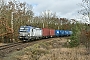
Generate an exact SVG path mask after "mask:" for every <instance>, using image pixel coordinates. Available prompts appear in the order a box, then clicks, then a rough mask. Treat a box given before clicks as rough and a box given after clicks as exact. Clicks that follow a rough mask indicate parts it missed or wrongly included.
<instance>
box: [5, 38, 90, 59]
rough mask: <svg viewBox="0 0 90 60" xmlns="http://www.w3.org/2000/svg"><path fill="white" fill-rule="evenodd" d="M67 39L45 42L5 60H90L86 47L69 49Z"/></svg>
mask: <svg viewBox="0 0 90 60" xmlns="http://www.w3.org/2000/svg"><path fill="white" fill-rule="evenodd" d="M67 40H68V39H66V38H58V39H53V40H50V41H46V42H45V41H43V42H39V43H36V44H34V45H32V46H30V47H27V48H25V49H23V50H21V51H16V52H13V53H11V54H9V55H8V56H7V57H5V58H4V60H48V59H49V60H64V59H67V60H70V59H71V60H88V59H90V54H89V53H88V52H87V51H86V48H85V46H84V45H79V46H78V47H74V48H68V47H67V46H65V44H68V43H67Z"/></svg>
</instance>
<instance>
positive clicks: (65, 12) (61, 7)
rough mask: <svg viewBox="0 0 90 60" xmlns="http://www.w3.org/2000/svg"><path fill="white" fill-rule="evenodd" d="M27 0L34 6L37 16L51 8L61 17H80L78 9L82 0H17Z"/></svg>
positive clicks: (25, 0) (26, 0) (22, 0)
mask: <svg viewBox="0 0 90 60" xmlns="http://www.w3.org/2000/svg"><path fill="white" fill-rule="evenodd" d="M16 1H20V2H26V3H28V4H30V5H32V6H33V11H34V14H35V16H38V15H40V13H42V12H43V11H45V10H50V11H52V12H53V13H54V12H56V15H57V16H58V17H60V18H68V19H79V16H80V14H78V11H79V10H80V9H81V7H80V5H79V3H81V2H82V0H16Z"/></svg>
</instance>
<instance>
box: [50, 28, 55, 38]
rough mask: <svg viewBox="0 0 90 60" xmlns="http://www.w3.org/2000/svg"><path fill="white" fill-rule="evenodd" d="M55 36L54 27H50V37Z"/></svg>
mask: <svg viewBox="0 0 90 60" xmlns="http://www.w3.org/2000/svg"><path fill="white" fill-rule="evenodd" d="M54 36H55V30H54V29H50V37H54Z"/></svg>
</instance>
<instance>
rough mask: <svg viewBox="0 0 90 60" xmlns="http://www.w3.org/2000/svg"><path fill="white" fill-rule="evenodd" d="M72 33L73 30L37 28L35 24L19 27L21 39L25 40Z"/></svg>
mask: <svg viewBox="0 0 90 60" xmlns="http://www.w3.org/2000/svg"><path fill="white" fill-rule="evenodd" d="M70 35H72V31H70V30H55V29H49V28H37V27H33V26H21V27H20V28H19V39H20V40H21V41H23V42H24V41H31V40H37V39H43V38H52V37H60V36H70Z"/></svg>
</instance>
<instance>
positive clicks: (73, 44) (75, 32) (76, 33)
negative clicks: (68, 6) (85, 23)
mask: <svg viewBox="0 0 90 60" xmlns="http://www.w3.org/2000/svg"><path fill="white" fill-rule="evenodd" d="M79 26H80V25H79V24H78V23H76V24H74V26H73V27H72V31H73V34H72V36H71V37H70V41H69V45H70V47H76V46H78V45H79V43H80V41H79V34H80V28H79Z"/></svg>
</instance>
